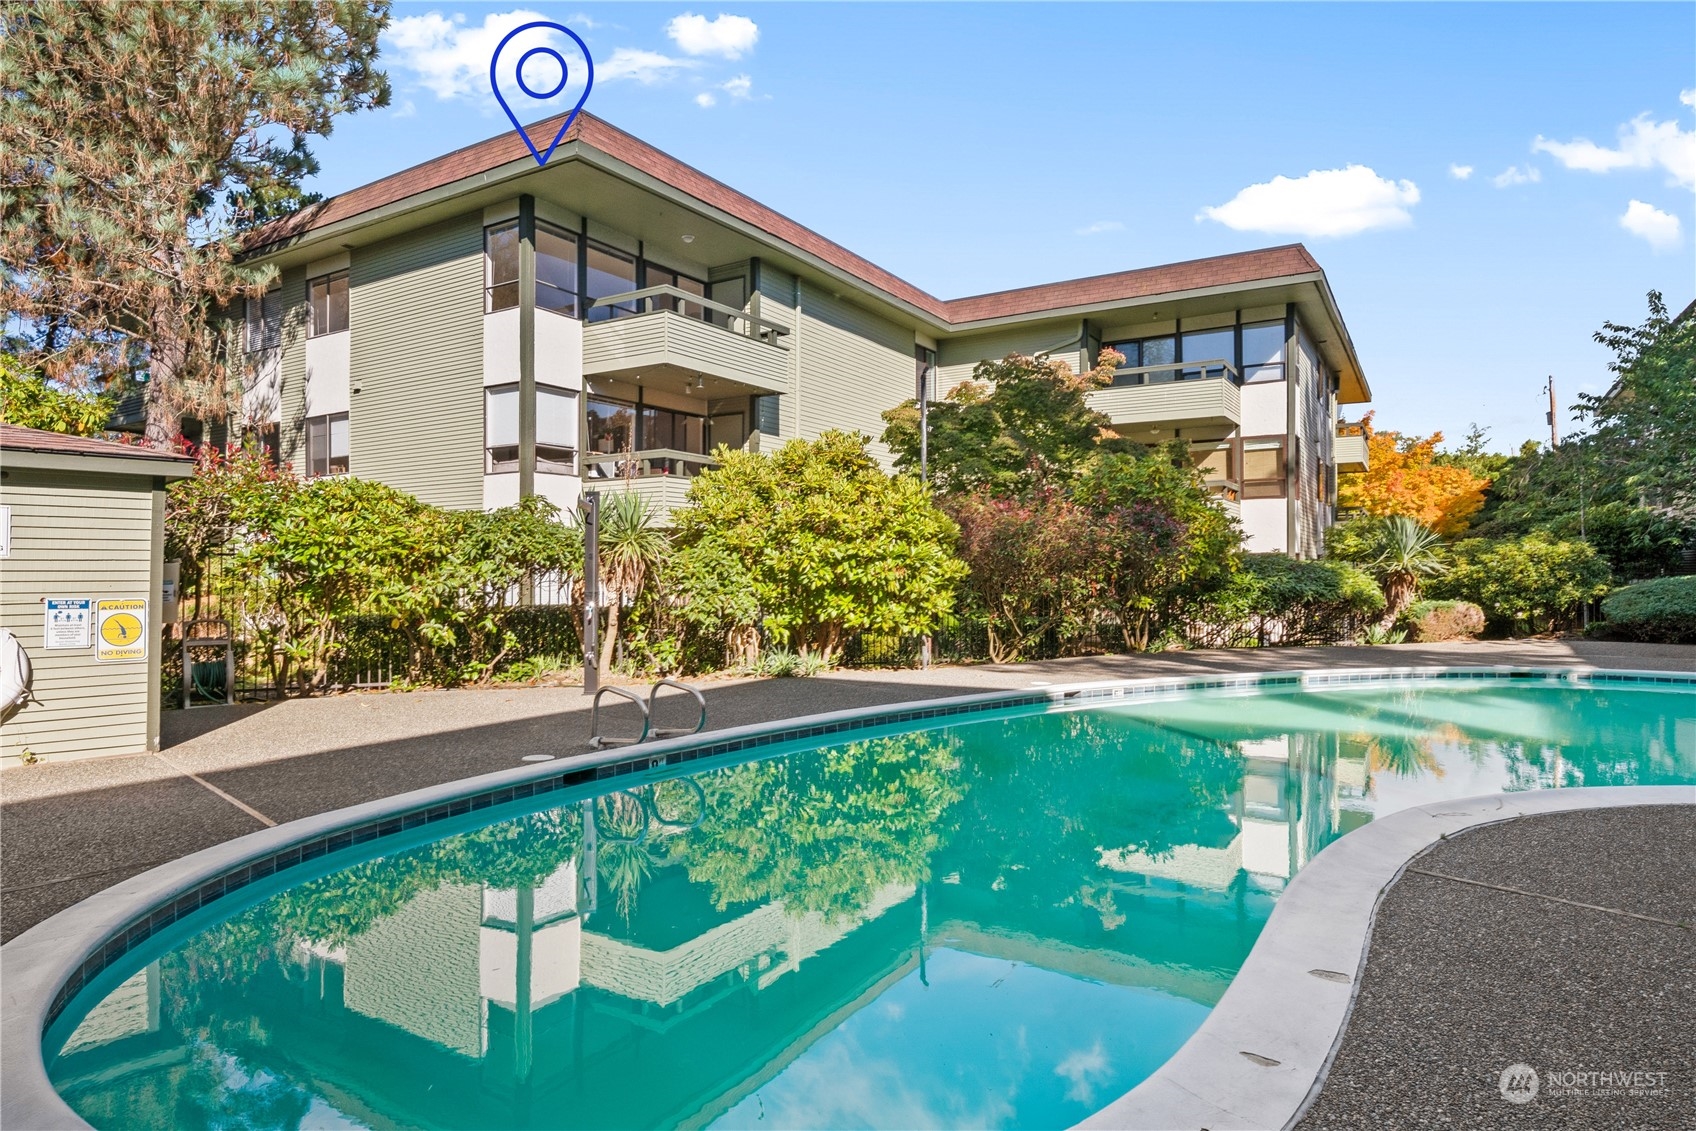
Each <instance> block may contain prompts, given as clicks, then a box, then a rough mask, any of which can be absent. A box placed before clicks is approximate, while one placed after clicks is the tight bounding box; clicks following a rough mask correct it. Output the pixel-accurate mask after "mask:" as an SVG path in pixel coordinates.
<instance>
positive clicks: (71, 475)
mask: <svg viewBox="0 0 1696 1131" xmlns="http://www.w3.org/2000/svg"><path fill="white" fill-rule="evenodd" d="M0 502H3V503H4V504H5V505H7V506H9V507H11V508H12V555H11V557H9V558H5V559H3V560H0V578H3V584H0V625H4V626H5V627H6V628H8V629H10V630H11V631H12V633H13V634H14V635H15V636H17V638H18V641H19V643H21V644H22V645H23V646H24V650H25V651H27V652H28V653H29V657H30V662H31V663H32V664H33V665H34V668H35V685H34V686H35V696H36V698H37V699H38V700H39V702H34V703H31V704H30V705H28V706H26V707H25V708H24V709H23V710H22V711H20V712H19V713H18V714H17V715H15V716H14V717H13V718H12V719H11V721H9V722H7V723H6V724H5V725H4V726H3V727H0V757H3V758H4V760H5V763H6V764H7V765H15V764H17V758H18V757H19V756H20V755H21V754H22V753H23V751H24V750H25V748H28V749H29V750H31V751H33V752H34V753H36V754H39V755H42V756H44V757H52V756H54V755H74V756H77V757H83V756H87V755H91V754H137V753H141V752H143V751H145V750H146V749H147V743H148V725H147V723H148V718H147V716H148V702H149V699H150V697H151V696H152V695H153V694H154V693H155V691H156V689H155V688H154V687H153V686H152V680H151V679H150V678H149V672H150V670H153V669H155V668H156V660H157V657H156V655H153V654H152V653H156V652H157V650H158V648H159V636H158V630H159V609H158V594H156V593H154V592H153V582H152V557H153V480H152V479H151V478H148V477H144V476H111V475H90V474H86V473H77V472H60V471H52V472H49V471H40V470H36V469H33V468H21V467H12V468H8V469H7V475H6V479H5V482H4V485H3V486H0ZM48 597H87V598H89V599H91V600H94V601H99V600H101V599H102V598H145V599H147V600H148V610H147V611H148V629H149V631H150V633H151V634H152V641H151V643H150V645H149V647H150V660H151V661H153V662H145V661H140V660H137V661H132V662H125V663H107V664H102V663H99V662H97V661H96V660H95V658H94V657H95V648H94V645H93V641H92V638H91V641H90V645H89V647H87V648H82V649H76V650H70V649H54V650H53V651H48V650H46V649H45V648H43V647H42V635H43V625H42V621H43V618H44V613H45V608H44V605H43V603H42V602H43V601H44V600H45V599H46V598H48Z"/></svg>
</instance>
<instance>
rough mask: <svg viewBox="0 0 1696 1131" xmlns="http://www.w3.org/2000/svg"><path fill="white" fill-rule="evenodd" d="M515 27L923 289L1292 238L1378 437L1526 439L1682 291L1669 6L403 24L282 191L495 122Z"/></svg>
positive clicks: (675, 15)
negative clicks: (353, 101) (541, 26)
mask: <svg viewBox="0 0 1696 1131" xmlns="http://www.w3.org/2000/svg"><path fill="white" fill-rule="evenodd" d="M514 13H519V14H518V15H514ZM523 13H533V14H534V15H535V16H538V17H545V18H549V19H554V20H559V21H561V22H564V23H566V24H567V25H568V26H570V27H572V28H573V30H576V31H578V32H579V34H581V35H582V36H583V37H584V39H585V40H586V41H587V43H588V45H589V48H590V51H591V53H592V54H593V56H594V59H595V63H596V69H597V79H596V84H595V88H594V91H593V94H592V96H591V97H590V100H589V103H588V108H589V109H591V110H592V111H594V112H595V113H597V114H599V115H600V116H602V117H604V118H606V119H607V120H608V121H610V122H612V123H614V124H615V125H618V126H620V127H622V128H623V129H626V130H629V131H630V132H632V133H635V134H637V135H638V136H640V137H642V138H643V139H644V140H646V141H648V142H650V143H652V144H654V145H656V146H658V147H659V148H661V149H664V150H666V151H667V152H669V153H672V154H674V155H675V156H677V157H679V158H680V159H682V160H684V161H687V162H689V163H690V164H692V165H695V166H696V167H698V168H700V169H702V170H703V171H705V172H707V173H709V174H711V175H713V176H715V177H717V178H719V179H720V180H723V181H725V182H727V183H729V184H731V185H733V186H735V187H737V188H739V189H741V190H742V191H744V192H746V193H748V194H749V195H751V196H753V197H755V198H756V199H758V200H760V201H762V202H764V203H766V204H768V205H770V206H772V207H774V208H776V209H778V210H779V211H782V212H784V213H786V214H787V215H789V216H791V217H793V218H794V219H796V220H798V221H800V222H801V223H804V224H806V225H808V226H809V227H811V228H813V229H815V230H817V231H819V232H821V233H823V234H824V235H826V236H828V237H830V238H832V239H834V240H836V241H837V242H839V243H842V244H844V245H846V246H847V247H849V248H852V249H853V250H854V251H856V252H859V253H860V254H862V255H865V256H866V257H868V258H870V259H871V260H873V261H874V262H876V263H879V264H881V265H883V266H884V267H887V268H888V269H890V270H892V271H894V272H895V273H896V274H898V275H900V276H902V277H904V278H906V279H908V280H910V281H911V282H913V283H915V284H916V285H918V286H920V287H923V288H924V289H926V290H928V291H930V292H931V293H933V294H936V295H939V296H941V297H944V298H953V297H959V296H961V295H966V294H975V293H979V292H983V291H991V290H998V289H1001V288H1004V287H1013V286H1023V285H1028V284H1032V283H1040V282H1048V281H1053V280H1058V279H1066V278H1074V277H1077V276H1082V275H1091V274H1097V273H1101V272H1106V271H1116V270H1123V269H1126V268H1131V267H1141V266H1147V265H1151V264H1157V263H1167V262H1172V261H1175V260H1181V259H1191V258H1195V257H1198V256H1204V255H1215V254H1220V253H1223V252H1230V251H1239V250H1244V249H1247V248H1253V247H1263V246H1268V245H1272V244H1279V243H1287V242H1290V241H1292V240H1298V239H1299V240H1301V241H1302V242H1305V243H1306V244H1307V246H1308V247H1309V248H1310V249H1311V250H1312V251H1313V252H1314V254H1315V255H1316V256H1317V257H1318V259H1319V261H1320V263H1321V264H1323V265H1324V267H1325V269H1326V271H1327V273H1328V274H1329V276H1330V278H1331V282H1332V286H1333V288H1334V289H1335V291H1336V293H1337V297H1338V301H1339V303H1340V305H1341V307H1342V311H1343V315H1344V318H1345V320H1346V321H1347V322H1348V324H1349V329H1350V332H1351V333H1352V334H1353V337H1354V340H1355V345H1356V347H1357V349H1358V351H1359V353H1360V357H1361V362H1362V365H1363V367H1364V368H1365V371H1366V374H1367V378H1368V380H1369V381H1370V383H1371V385H1372V388H1373V393H1374V406H1375V408H1376V409H1377V412H1378V417H1377V422H1378V424H1379V426H1380V427H1385V428H1395V429H1400V430H1404V431H1418V432H1430V431H1433V430H1437V429H1442V430H1443V431H1444V432H1445V433H1447V434H1448V436H1449V437H1450V438H1451V439H1454V440H1458V439H1459V438H1460V437H1461V435H1462V434H1464V432H1465V431H1466V427H1467V425H1468V424H1469V423H1470V422H1478V423H1480V424H1482V425H1484V426H1486V427H1487V428H1489V429H1490V431H1491V441H1492V445H1493V446H1495V447H1498V448H1503V449H1505V448H1508V447H1511V446H1516V445H1517V444H1518V443H1519V442H1520V441H1522V440H1525V439H1528V438H1534V437H1543V436H1546V434H1547V429H1546V426H1545V425H1544V422H1543V409H1544V402H1543V400H1542V392H1541V390H1542V386H1543V382H1544V380H1545V378H1546V377H1547V376H1548V375H1550V374H1552V375H1554V377H1555V380H1556V386H1557V391H1558V392H1559V394H1560V396H1561V401H1562V403H1563V405H1566V404H1570V403H1571V401H1572V400H1573V394H1574V393H1576V392H1579V391H1590V392H1596V391H1600V390H1601V389H1602V388H1604V387H1605V386H1606V384H1607V382H1608V375H1607V372H1606V368H1605V366H1606V362H1607V355H1606V354H1605V352H1604V351H1603V350H1602V349H1601V348H1600V347H1599V346H1597V345H1595V344H1594V343H1593V342H1592V341H1591V339H1590V335H1591V333H1592V332H1593V331H1595V330H1596V329H1598V328H1599V327H1600V325H1601V323H1602V321H1603V320H1605V319H1611V320H1614V321H1626V322H1636V321H1640V320H1641V318H1642V316H1643V313H1644V309H1645V308H1644V294H1645V292H1647V291H1648V290H1650V289H1652V288H1653V289H1658V290H1661V291H1663V292H1664V293H1665V294H1666V296H1667V301H1668V303H1669V304H1670V305H1672V306H1673V307H1674V309H1677V308H1680V307H1682V306H1683V305H1684V304H1685V303H1687V302H1689V301H1690V299H1691V297H1692V291H1693V290H1696V251H1693V246H1696V239H1693V237H1696V195H1693V190H1696V128H1693V126H1696V50H1693V49H1692V44H1693V43H1696V5H1690V4H1644V5H1635V4H1605V5H1587V4H1565V3H1562V4H1548V5H1542V4H1530V3H1520V4H1506V5H1487V4H1455V3H1446V4H1430V5H1425V4H1369V5H1352V4H1342V3H1326V4H1319V3H1312V4H1292V5H1285V4H1271V3H1267V4H1226V3H1213V4H1204V3H1194V4H1075V5H1074V4H1033V5H1023V4H994V5H974V4H921V5H906V4H761V3H756V4H730V5H727V6H722V7H721V6H719V5H716V4H715V5H712V6H709V7H699V6H690V5H680V4H669V3H644V4H593V5H583V4H569V5H557V4H548V3H524V4H519V3H506V4H499V3H497V4H487V5H477V4H464V3H460V4H409V3H400V4H396V5H395V9H394V17H395V22H394V24H393V26H392V27H391V30H390V32H389V33H388V38H387V40H386V43H385V52H384V58H383V65H384V66H385V67H386V68H387V69H388V71H389V75H390V78H391V80H392V82H393V84H394V89H395V98H394V104H393V105H392V106H391V107H390V108H388V109H386V110H381V111H376V112H371V113H366V114H360V115H355V116H353V117H350V118H347V119H344V120H343V121H342V122H341V123H340V124H339V125H338V127H337V129H336V132H335V134H334V135H333V136H331V137H329V138H325V139H320V140H318V141H317V143H316V145H315V151H316V152H317V154H318V155H319V157H320V159H321V161H322V164H323V172H322V174H321V175H320V176H319V178H318V179H317V182H316V184H315V185H314V186H313V187H316V188H317V189H318V190H319V191H322V192H326V193H334V192H338V191H341V190H343V189H347V188H351V187H354V186H355V185H359V184H363V183H365V182H366V181H369V180H372V179H374V178H376V177H379V176H382V175H384V174H386V173H390V172H394V171H396V170H398V169H401V168H404V167H406V166H408V165H412V164H415V163H417V162H419V161H423V160H427V159H428V158H430V157H433V156H435V155H437V154H440V153H443V152H446V151H448V150H450V149H453V148H456V147H458V146H460V145H464V144H468V143H470V142H473V141H476V140H479V139H481V138H484V137H487V136H490V135H491V134H494V133H497V132H499V131H501V130H502V129H505V128H510V126H509V124H508V123H507V121H506V119H505V117H504V115H503V114H502V112H501V110H500V108H499V107H498V106H497V105H496V104H495V103H494V101H493V100H492V99H491V98H490V97H489V96H488V91H487V65H488V58H489V52H490V49H491V47H492V46H493V44H494V43H495V42H497V41H498V40H499V38H500V36H501V35H502V34H504V32H505V31H506V30H508V29H510V28H511V27H513V26H516V24H518V23H521V22H523V20H524V18H525V17H524V15H523ZM517 42H522V41H515V43H517ZM503 58H505V56H504V55H503ZM532 65H533V66H534V65H535V64H532ZM526 73H527V75H531V79H532V81H531V85H532V86H538V85H543V84H546V83H547V81H548V80H547V79H546V77H537V76H535V75H533V74H532V73H531V72H529V71H527V72H526ZM556 74H557V72H556ZM568 94H569V91H568ZM537 109H539V110H540V111H541V112H544V113H545V112H546V111H547V107H545V106H544V107H538V108H537ZM520 116H521V117H522V118H523V119H524V120H526V121H529V120H533V119H534V118H535V117H539V116H540V114H539V113H533V112H524V113H521V115H520ZM1280 178H1282V179H1280ZM1572 427H1573V425H1572V424H1571V422H1570V421H1568V422H1565V423H1564V424H1563V431H1567V430H1570V429H1571V428H1572Z"/></svg>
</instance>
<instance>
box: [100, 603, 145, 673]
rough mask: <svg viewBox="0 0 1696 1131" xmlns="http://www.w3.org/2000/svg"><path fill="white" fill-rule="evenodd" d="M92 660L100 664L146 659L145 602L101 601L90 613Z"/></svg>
mask: <svg viewBox="0 0 1696 1131" xmlns="http://www.w3.org/2000/svg"><path fill="white" fill-rule="evenodd" d="M94 620H95V625H94V642H95V652H94V658H95V659H96V660H99V661H100V662H101V663H111V662H114V661H118V660H145V659H147V601H146V600H145V599H140V598H138V599H134V600H110V601H101V602H99V603H98V604H97V605H96V606H95V610H94Z"/></svg>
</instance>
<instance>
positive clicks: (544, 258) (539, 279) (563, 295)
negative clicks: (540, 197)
mask: <svg viewBox="0 0 1696 1131" xmlns="http://www.w3.org/2000/svg"><path fill="white" fill-rule="evenodd" d="M517 267H518V261H517V256H516V255H514V258H513V278H514V279H515V280H516V279H517V278H518V272H517ZM515 293H516V292H515ZM515 303H516V299H515ZM536 309H537V310H551V311H553V312H554V313H555V314H563V315H565V316H566V317H568V318H575V317H577V237H576V236H575V235H573V234H571V233H570V232H567V231H565V230H564V229H561V228H555V227H553V226H552V225H550V224H542V223H538V224H537V225H536Z"/></svg>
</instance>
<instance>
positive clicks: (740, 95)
mask: <svg viewBox="0 0 1696 1131" xmlns="http://www.w3.org/2000/svg"><path fill="white" fill-rule="evenodd" d="M719 89H720V90H722V91H724V92H725V93H726V94H728V95H730V97H732V98H736V99H743V100H746V99H749V98H752V97H753V90H754V80H753V79H752V78H749V77H748V76H747V75H737V76H736V77H735V78H733V79H731V80H729V81H728V82H726V83H724V84H722V85H721V86H720V87H719Z"/></svg>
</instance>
